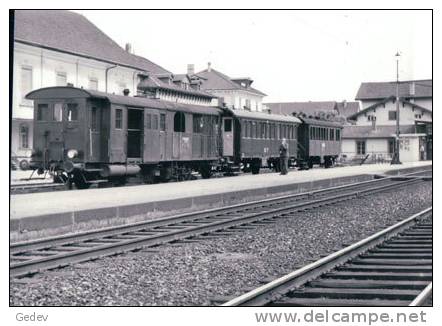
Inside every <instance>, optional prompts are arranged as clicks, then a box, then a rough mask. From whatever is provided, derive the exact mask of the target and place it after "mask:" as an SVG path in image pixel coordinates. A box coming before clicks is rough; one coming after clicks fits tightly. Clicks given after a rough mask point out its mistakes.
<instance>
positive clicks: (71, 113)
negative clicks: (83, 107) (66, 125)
mask: <svg viewBox="0 0 442 326" xmlns="http://www.w3.org/2000/svg"><path fill="white" fill-rule="evenodd" d="M67 118H68V121H77V120H78V105H77V104H76V103H69V104H68V112H67Z"/></svg>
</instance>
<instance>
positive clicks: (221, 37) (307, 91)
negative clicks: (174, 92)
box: [78, 10, 432, 102]
mask: <svg viewBox="0 0 442 326" xmlns="http://www.w3.org/2000/svg"><path fill="white" fill-rule="evenodd" d="M78 12H80V13H81V14H83V15H84V16H86V17H87V18H88V19H89V20H90V21H92V22H93V23H94V24H95V25H96V26H98V27H99V28H100V29H101V30H102V31H103V32H105V33H106V34H107V35H109V36H110V37H111V38H112V39H114V40H115V41H116V42H117V43H118V44H120V45H121V46H124V44H125V43H131V44H132V46H133V49H134V51H135V53H136V54H138V55H141V56H144V57H146V58H148V59H149V60H151V61H153V62H155V63H157V64H159V65H161V66H163V67H164V68H166V69H167V70H169V71H172V72H173V73H184V72H186V69H187V64H188V63H193V64H195V69H196V71H200V70H203V69H205V68H206V67H207V62H211V63H212V67H213V68H214V69H216V70H219V71H221V72H223V73H225V74H227V75H229V76H231V77H251V78H252V79H253V80H254V83H253V86H254V87H255V88H257V89H259V90H261V91H263V92H264V93H266V94H267V95H268V96H267V97H265V99H264V101H265V102H284V101H318V100H338V101H340V100H343V99H346V100H354V97H355V95H356V92H357V90H358V88H359V85H360V83H361V82H364V81H366V82H367V81H391V80H395V79H396V63H395V60H396V58H395V54H396V52H397V51H400V53H401V59H400V69H399V75H400V77H399V78H400V79H401V80H405V79H427V78H431V72H432V27H431V26H432V16H431V11H87V10H81V11H78Z"/></svg>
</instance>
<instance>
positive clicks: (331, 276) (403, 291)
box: [223, 207, 433, 306]
mask: <svg viewBox="0 0 442 326" xmlns="http://www.w3.org/2000/svg"><path fill="white" fill-rule="evenodd" d="M432 246H433V225H432V207H430V208H427V209H425V210H423V211H421V212H419V213H418V214H415V215H413V216H411V217H409V218H407V219H405V220H403V221H401V222H399V223H397V224H395V225H393V226H391V227H389V228H387V229H385V230H383V231H381V232H378V233H376V234H374V235H372V236H370V237H368V238H366V239H364V240H362V241H359V242H358V243H355V244H353V245H351V246H349V247H346V248H344V249H342V250H340V251H338V252H335V253H333V254H331V255H329V256H327V257H324V258H321V259H320V260H318V261H316V262H314V263H311V264H309V265H307V266H304V267H302V268H301V269H298V270H296V271H294V272H292V273H290V274H287V275H285V276H283V277H281V278H279V279H277V280H274V281H272V282H270V283H267V284H265V285H263V286H261V287H259V288H257V289H255V290H252V291H250V292H248V293H246V294H244V295H242V296H239V297H237V298H234V299H232V300H230V301H228V302H226V303H224V304H223V306H407V305H411V306H418V305H422V304H424V303H425V301H426V300H427V299H428V297H429V296H430V295H432V259H433V254H432Z"/></svg>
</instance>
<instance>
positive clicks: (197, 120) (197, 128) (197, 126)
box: [193, 114, 204, 134]
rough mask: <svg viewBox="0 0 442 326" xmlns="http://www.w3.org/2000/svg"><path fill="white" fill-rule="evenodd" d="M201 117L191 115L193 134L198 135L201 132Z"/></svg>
mask: <svg viewBox="0 0 442 326" xmlns="http://www.w3.org/2000/svg"><path fill="white" fill-rule="evenodd" d="M203 126H204V124H203V117H202V115H200V114H194V115H193V132H194V133H196V134H199V133H201V132H202V131H203Z"/></svg>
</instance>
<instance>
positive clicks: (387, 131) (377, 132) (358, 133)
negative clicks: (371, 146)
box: [342, 125, 416, 139]
mask: <svg viewBox="0 0 442 326" xmlns="http://www.w3.org/2000/svg"><path fill="white" fill-rule="evenodd" d="M415 132H416V127H415V126H414V125H405V126H400V133H401V134H413V133H415ZM395 134H396V126H376V127H375V128H373V127H372V126H344V129H343V131H342V138H347V139H355V138H358V139H359V138H364V139H365V138H391V137H394V135H395Z"/></svg>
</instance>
